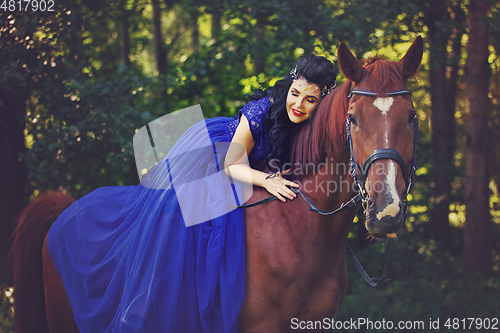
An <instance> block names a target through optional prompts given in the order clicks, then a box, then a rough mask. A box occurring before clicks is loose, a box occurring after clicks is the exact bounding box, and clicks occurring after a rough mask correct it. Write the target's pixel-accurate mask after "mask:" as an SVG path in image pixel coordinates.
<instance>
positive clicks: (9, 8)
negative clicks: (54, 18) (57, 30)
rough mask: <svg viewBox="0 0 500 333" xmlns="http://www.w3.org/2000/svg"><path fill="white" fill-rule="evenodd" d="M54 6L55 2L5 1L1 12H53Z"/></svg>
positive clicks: (32, 0)
mask: <svg viewBox="0 0 500 333" xmlns="http://www.w3.org/2000/svg"><path fill="white" fill-rule="evenodd" d="M0 1H1V0H0ZM54 6H55V4H54V0H3V1H2V4H1V5H0V10H2V11H4V12H15V11H20V12H28V11H30V12H36V11H41V12H53V11H54Z"/></svg>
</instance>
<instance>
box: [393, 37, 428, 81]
mask: <svg viewBox="0 0 500 333" xmlns="http://www.w3.org/2000/svg"><path fill="white" fill-rule="evenodd" d="M423 53H424V42H423V41H422V37H420V36H418V37H417V39H415V41H414V42H413V44H412V45H411V46H410V48H409V49H408V51H407V52H406V54H405V56H404V57H403V58H402V59H401V60H400V61H399V63H398V67H399V70H400V72H401V75H403V77H404V79H405V80H407V79H408V78H410V77H412V76H413V75H415V73H416V72H417V71H418V69H419V68H420V64H421V63H422V55H423Z"/></svg>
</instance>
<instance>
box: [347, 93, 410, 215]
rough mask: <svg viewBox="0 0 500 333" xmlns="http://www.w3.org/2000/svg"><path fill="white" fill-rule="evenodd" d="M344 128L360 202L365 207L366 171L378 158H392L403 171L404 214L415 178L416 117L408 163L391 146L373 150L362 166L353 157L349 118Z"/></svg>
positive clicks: (366, 198)
mask: <svg viewBox="0 0 500 333" xmlns="http://www.w3.org/2000/svg"><path fill="white" fill-rule="evenodd" d="M352 95H362V96H369V97H377V96H378V94H377V93H375V92H373V91H367V90H361V89H352V90H351V93H350V94H349V96H348V98H349V100H350V99H351V97H352ZM386 95H387V97H395V96H402V95H410V96H411V90H409V89H403V90H396V91H391V92H389V93H387V94H386ZM346 128H347V140H348V142H349V148H350V150H351V157H350V165H351V174H352V175H353V178H354V182H355V184H356V185H357V186H358V188H359V193H360V194H361V196H362V202H363V205H364V208H365V209H366V204H367V201H368V193H367V191H366V188H365V183H366V178H367V176H368V171H369V170H370V167H371V166H372V165H373V163H375V162H376V161H378V160H393V161H395V162H397V163H398V164H399V166H400V167H401V170H402V171H403V178H404V180H405V191H404V203H405V214H406V205H407V197H408V193H409V192H410V188H411V186H412V184H413V182H414V180H415V172H416V170H417V143H418V119H417V117H416V116H415V117H414V118H413V156H412V159H411V162H410V164H409V165H407V164H406V162H405V160H404V159H403V157H402V156H401V154H400V153H398V152H397V151H396V150H395V149H392V148H379V149H376V150H375V151H373V152H372V153H371V154H370V156H368V158H367V159H366V161H365V163H364V164H363V166H360V165H359V164H358V163H357V162H356V160H355V158H354V150H353V144H352V137H351V119H350V117H347V119H346Z"/></svg>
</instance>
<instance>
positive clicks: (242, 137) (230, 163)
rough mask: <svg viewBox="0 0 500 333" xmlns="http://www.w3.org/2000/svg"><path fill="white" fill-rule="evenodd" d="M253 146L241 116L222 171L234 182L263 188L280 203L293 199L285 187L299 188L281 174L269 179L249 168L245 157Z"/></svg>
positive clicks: (247, 125) (293, 194)
mask: <svg viewBox="0 0 500 333" xmlns="http://www.w3.org/2000/svg"><path fill="white" fill-rule="evenodd" d="M254 146H255V140H254V139H253V136H252V132H251V131H250V125H249V124H248V120H247V118H246V117H245V115H241V119H240V123H239V125H238V127H237V128H236V132H235V133H234V136H233V140H232V141H231V145H230V146H229V149H228V152H227V155H226V161H225V169H224V171H225V172H226V173H227V174H228V176H229V177H231V178H233V179H235V180H238V181H241V182H245V183H248V184H253V185H257V186H261V187H264V188H265V189H266V190H267V191H268V192H269V193H271V194H273V195H275V196H276V197H278V199H280V200H281V201H286V200H285V198H283V197H287V198H288V199H293V198H295V197H296V194H295V193H293V192H292V191H291V190H290V189H289V188H287V187H286V186H287V185H288V186H293V187H299V185H298V184H295V183H293V182H291V181H289V180H287V179H285V178H283V177H282V176H281V174H279V175H278V176H277V177H272V178H269V174H267V173H265V172H262V171H259V170H255V169H252V168H250V166H249V165H248V163H247V156H248V155H249V154H250V152H251V151H252V149H253V148H254Z"/></svg>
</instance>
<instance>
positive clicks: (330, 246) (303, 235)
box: [11, 37, 423, 333]
mask: <svg viewBox="0 0 500 333" xmlns="http://www.w3.org/2000/svg"><path fill="white" fill-rule="evenodd" d="M422 53H423V43H422V40H421V38H420V37H419V38H417V40H416V41H415V42H414V43H413V45H412V46H411V47H410V49H409V51H408V52H407V54H406V55H405V57H403V59H402V60H401V61H400V62H399V63H392V62H389V61H382V60H378V59H375V60H373V61H372V62H371V63H368V64H367V65H365V66H362V65H361V64H360V63H359V62H358V61H357V60H356V58H355V57H354V56H353V55H352V53H351V52H350V51H349V50H348V49H347V47H346V46H345V44H343V43H342V44H341V45H340V46H339V51H338V59H339V67H340V69H341V71H342V72H343V73H344V76H345V77H346V78H347V79H348V80H347V82H345V83H344V84H343V85H341V86H340V87H338V88H337V89H335V90H334V91H333V92H332V93H330V94H329V95H327V96H326V97H325V99H324V100H323V101H322V102H321V104H320V106H319V107H318V110H317V111H316V112H315V115H314V117H313V118H311V121H310V122H309V123H308V124H306V125H305V126H302V127H301V130H300V131H299V132H298V133H297V135H296V136H295V139H294V142H293V143H292V147H293V151H292V154H291V160H292V163H291V166H292V168H291V170H292V176H291V177H292V180H294V181H296V182H298V183H300V184H301V191H302V192H303V193H304V194H305V195H306V196H307V197H308V198H309V199H310V200H311V201H312V202H314V204H315V205H316V206H317V207H318V208H319V209H321V210H325V211H330V210H334V209H336V208H338V207H340V206H341V205H342V204H343V203H345V202H347V201H349V199H351V198H352V197H353V196H354V194H355V193H354V192H355V191H354V190H355V189H354V188H353V177H352V174H351V173H350V169H349V162H350V159H349V157H350V156H351V152H350V147H349V144H348V142H347V140H346V126H345V119H346V117H349V119H351V120H352V124H353V125H352V131H351V132H350V135H351V136H352V156H353V157H354V158H355V159H356V160H357V161H358V162H359V161H366V159H367V158H368V157H369V156H370V153H371V152H373V151H374V150H376V149H379V148H386V149H393V150H395V151H397V152H398V153H399V154H400V156H401V159H404V162H405V163H406V164H407V165H409V164H410V162H411V160H412V153H413V150H412V148H413V145H412V143H413V136H414V135H415V133H414V130H415V128H414V127H411V126H410V122H409V120H408V119H409V118H411V116H412V115H414V109H413V106H412V103H411V99H410V98H409V97H408V96H397V97H393V98H392V97H391V99H389V98H386V97H384V94H386V93H387V92H389V91H391V90H397V89H404V88H406V80H407V79H408V78H409V77H411V76H413V75H414V74H415V73H416V71H417V70H418V68H419V66H420V62H421V58H422ZM354 87H355V88H356V89H365V90H371V91H375V92H377V93H378V94H380V95H381V96H382V97H381V98H382V99H381V100H378V98H376V99H374V98H373V97H367V96H353V97H352V98H350V99H349V98H348V95H349V92H350V91H351V90H352V88H354ZM377 100H378V101H377ZM338 166H340V168H339V167H338ZM358 167H359V166H356V168H358ZM402 168H404V166H402V164H400V163H399V162H398V163H395V162H394V161H393V160H392V159H391V158H381V159H377V160H376V161H375V162H374V163H373V164H372V167H371V168H370V170H369V172H367V176H366V179H364V181H363V184H362V186H363V188H362V190H363V191H366V197H365V200H364V201H365V203H364V205H365V213H366V226H367V229H368V230H369V231H370V232H372V234H374V235H375V236H376V237H384V235H385V234H390V235H391V237H394V236H397V235H398V234H399V233H400V231H401V227H402V225H403V223H404V215H405V212H404V206H403V203H404V200H405V196H406V193H405V191H406V190H407V187H405V184H406V183H407V180H406V179H404V177H403V174H405V172H404V170H402ZM311 169H316V170H313V172H310V171H311ZM380 170H382V171H380ZM298 171H300V172H298ZM306 171H307V172H306ZM266 193H267V192H266V191H265V190H264V189H261V188H256V189H255V190H254V194H253V196H252V198H251V201H253V200H258V199H261V198H263V197H265V196H267V194H266ZM71 202H72V200H71V199H69V198H68V197H66V196H64V195H62V194H60V193H54V192H52V193H50V194H47V195H45V196H41V197H40V198H38V199H36V200H35V201H34V202H33V203H32V204H31V205H30V206H28V207H27V208H26V209H25V211H24V212H23V213H22V215H21V218H20V220H19V222H18V225H17V227H16V230H15V232H14V246H13V249H12V252H11V253H12V258H13V262H14V287H15V292H16V304H15V306H16V309H15V325H16V331H17V332H18V333H24V332H34V331H37V332H49V331H50V332H51V333H56V332H64V333H70V332H78V329H77V327H76V324H75V322H74V320H73V315H72V311H71V308H70V302H69V300H68V299H67V296H66V293H65V289H64V285H63V283H62V280H61V278H60V277H59V276H58V275H57V272H56V270H55V268H54V265H53V263H52V261H51V259H50V256H49V253H48V250H47V244H46V241H45V243H43V246H42V241H43V236H42V235H43V232H42V231H44V230H46V229H47V228H48V225H49V224H50V223H49V222H50V218H51V217H52V216H57V215H58V214H59V213H61V211H62V209H63V208H65V207H67V206H69V205H70V204H71ZM47 203H50V205H47ZM308 208H309V206H308V205H307V204H306V203H305V202H304V200H302V198H300V197H297V198H295V199H294V200H292V201H288V202H286V203H282V202H278V201H274V202H271V203H269V204H267V205H265V206H259V207H254V208H248V209H246V210H245V224H246V227H245V228H246V242H247V248H246V255H247V277H246V295H245V300H244V303H243V306H242V308H241V311H240V316H239V331H240V332H289V331H293V329H292V326H293V325H292V320H295V322H297V321H301V322H303V321H322V320H323V319H325V318H332V319H333V318H334V317H335V315H336V313H337V311H338V310H339V308H340V305H341V303H342V301H343V299H344V297H345V294H346V291H347V270H346V262H345V252H346V242H347V236H348V232H349V229H350V227H351V224H352V220H353V217H354V214H355V210H349V211H343V212H341V213H339V214H335V215H329V216H323V215H319V214H316V213H313V212H310V211H309V210H308ZM42 209H43V210H45V211H46V214H45V215H44V216H37V215H36V214H37V212H38V211H40V210H42ZM34 230H35V231H36V232H35V231H34ZM33 238H36V244H34V240H33ZM33 244H34V245H33ZM28 245H33V246H30V247H27V246H28ZM42 248H43V249H42ZM41 254H42V255H41ZM35 258H36V260H35ZM42 259H43V266H42ZM42 267H43V271H42ZM42 275H43V287H44V292H41V290H40V286H41V283H42V282H41V281H42ZM31 281H34V282H33V285H35V286H36V285H38V293H37V295H35V296H30V292H29V289H30V282H31ZM45 307H46V309H47V310H46V313H45V311H43V312H36V311H38V309H40V308H43V309H45ZM45 316H46V318H45ZM47 323H48V324H47Z"/></svg>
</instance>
